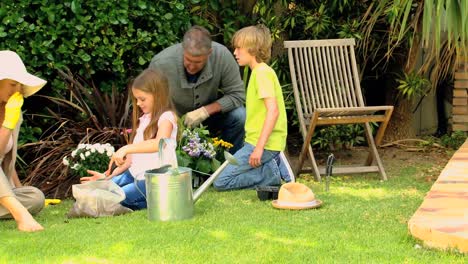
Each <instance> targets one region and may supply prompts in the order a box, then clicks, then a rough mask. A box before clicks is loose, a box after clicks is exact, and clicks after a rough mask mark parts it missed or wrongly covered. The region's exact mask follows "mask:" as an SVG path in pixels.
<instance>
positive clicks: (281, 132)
mask: <svg viewBox="0 0 468 264" xmlns="http://www.w3.org/2000/svg"><path fill="white" fill-rule="evenodd" d="M265 98H276V103H277V104H278V111H279V116H278V120H277V121H276V124H275V127H274V128H273V131H272V132H271V134H270V137H269V138H268V141H267V143H266V144H265V149H267V150H274V151H283V150H284V148H285V147H286V136H287V135H288V126H287V120H286V108H285V107H284V99H283V93H282V90H281V85H280V83H279V81H278V77H277V76H276V73H275V71H274V70H273V69H272V68H270V66H268V65H266V64H265V63H260V64H259V65H258V66H257V67H255V68H254V69H253V71H252V75H251V76H250V81H249V85H248V87H247V99H246V111H247V118H246V121H245V141H246V142H247V143H250V144H252V145H254V146H255V145H256V144H257V142H258V139H259V137H260V133H261V132H262V129H263V124H264V123H265V118H266V114H267V112H266V111H267V109H266V107H265V102H264V99H265Z"/></svg>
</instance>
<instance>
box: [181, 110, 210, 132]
mask: <svg viewBox="0 0 468 264" xmlns="http://www.w3.org/2000/svg"><path fill="white" fill-rule="evenodd" d="M208 117H210V114H208V112H207V111H206V109H205V107H203V106H202V107H200V108H198V109H195V110H193V111H192V112H188V113H187V115H186V116H185V122H184V124H185V125H186V126H188V127H194V126H198V125H199V124H200V123H201V122H203V121H205V120H206V119H207V118H208Z"/></svg>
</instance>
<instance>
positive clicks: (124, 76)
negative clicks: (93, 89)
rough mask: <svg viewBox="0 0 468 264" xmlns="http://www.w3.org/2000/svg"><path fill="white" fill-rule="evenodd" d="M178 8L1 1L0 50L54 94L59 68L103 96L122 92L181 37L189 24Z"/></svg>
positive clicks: (179, 4)
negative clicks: (30, 70)
mask: <svg viewBox="0 0 468 264" xmlns="http://www.w3.org/2000/svg"><path fill="white" fill-rule="evenodd" d="M184 3H185V1H157V2H154V1H143V0H138V1H130V0H123V1H80V0H72V1H70V0H68V1H45V0H32V1H31V0H3V1H2V3H1V4H0V6H1V8H0V17H1V18H2V25H1V26H0V49H11V50H15V51H16V52H18V53H19V54H20V55H21V57H22V58H24V59H25V61H26V62H27V66H28V67H31V68H33V69H34V70H35V71H38V72H40V73H42V74H43V75H45V78H46V79H47V80H49V81H50V83H51V84H52V85H53V87H54V90H55V89H59V88H61V89H63V88H65V86H64V84H63V82H62V81H61V80H60V79H58V78H57V73H56V70H57V69H62V70H63V69H64V68H65V67H68V68H70V70H71V72H73V73H74V74H77V75H78V76H82V77H83V78H84V79H85V80H86V81H87V82H88V84H91V83H94V84H95V85H96V86H97V87H99V89H100V90H101V91H103V92H110V91H111V89H112V86H113V85H115V86H116V87H118V89H120V90H122V89H124V88H125V84H126V83H127V80H128V79H129V77H131V76H134V75H135V74H136V73H138V72H139V71H140V70H141V69H143V68H146V67H147V64H148V62H149V61H150V60H151V58H152V57H153V56H154V55H155V54H156V53H157V52H159V51H160V50H162V49H163V48H165V47H167V46H169V45H171V44H173V43H175V42H177V41H178V40H179V38H180V37H181V36H182V35H183V32H184V31H185V29H187V27H188V25H189V21H190V16H189V12H188V10H187V6H186V5H185V4H184ZM55 92H58V91H55Z"/></svg>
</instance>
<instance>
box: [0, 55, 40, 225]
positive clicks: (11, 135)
mask: <svg viewBox="0 0 468 264" xmlns="http://www.w3.org/2000/svg"><path fill="white" fill-rule="evenodd" d="M45 84H46V81H45V80H43V79H41V78H39V77H36V76H34V75H32V74H30V73H28V72H27V70H26V67H25V66H24V63H23V61H22V60H21V58H20V57H19V56H18V54H16V53H15V52H13V51H9V50H3V51H0V124H2V126H1V127H0V219H5V218H14V219H15V220H16V223H17V227H18V230H20V231H26V232H34V231H40V230H43V229H44V228H43V227H42V226H41V225H40V224H39V223H38V222H37V221H36V220H35V219H34V218H33V217H32V215H31V214H35V213H38V212H39V211H40V210H41V209H42V208H43V206H44V194H43V193H42V192H41V191H40V190H39V189H37V188H35V187H32V186H22V184H21V183H20V181H19V179H18V175H17V173H16V170H15V162H16V149H17V142H18V134H19V129H20V125H21V122H22V115H21V107H22V106H23V97H28V96H31V95H33V94H34V93H36V92H37V91H39V90H40V89H41V88H42V87H43V86H44V85H45Z"/></svg>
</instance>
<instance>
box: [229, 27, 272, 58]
mask: <svg viewBox="0 0 468 264" xmlns="http://www.w3.org/2000/svg"><path fill="white" fill-rule="evenodd" d="M271 44H272V41H271V34H270V30H269V29H268V28H267V27H266V26H264V25H263V24H258V25H256V26H249V27H245V28H242V29H240V30H238V31H237V32H236V33H235V34H234V36H233V37H232V46H233V47H234V48H245V49H247V51H248V52H249V54H250V55H252V56H255V59H256V60H257V62H268V60H270V57H271Z"/></svg>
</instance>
